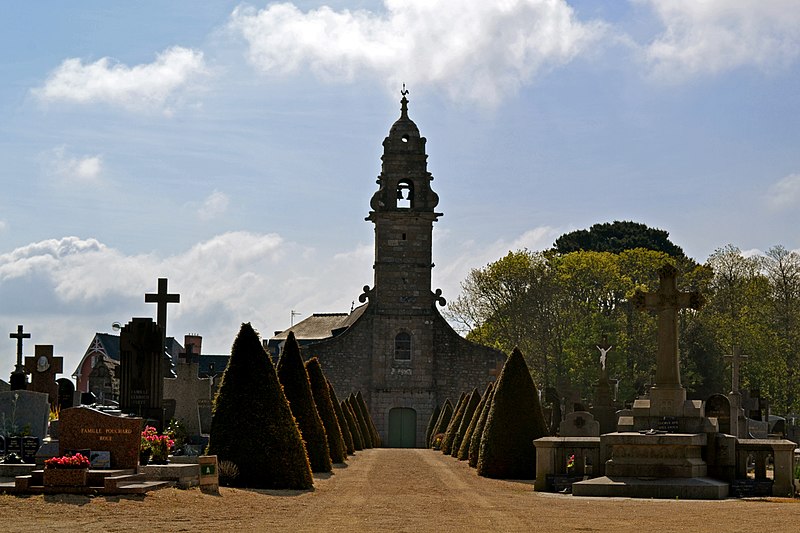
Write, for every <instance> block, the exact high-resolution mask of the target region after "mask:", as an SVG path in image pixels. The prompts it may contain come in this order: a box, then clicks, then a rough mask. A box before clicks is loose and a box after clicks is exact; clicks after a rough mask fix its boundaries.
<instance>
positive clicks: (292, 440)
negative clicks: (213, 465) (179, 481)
mask: <svg viewBox="0 0 800 533" xmlns="http://www.w3.org/2000/svg"><path fill="white" fill-rule="evenodd" d="M206 453H208V454H212V455H216V456H217V459H218V460H219V461H230V462H232V463H233V464H235V465H236V467H237V468H238V470H239V475H238V476H237V477H236V478H234V479H232V480H231V484H233V485H236V486H241V487H253V488H268V489H296V490H297V489H299V490H304V489H310V488H311V487H312V486H313V478H312V476H311V469H310V467H309V463H308V456H307V455H306V450H305V447H304V446H303V441H302V439H301V436H300V431H299V430H298V428H297V424H295V421H294V418H293V417H292V412H291V409H290V408H289V402H288V401H287V399H286V396H285V395H284V393H283V388H282V387H281V385H280V383H279V382H278V376H277V374H276V373H275V367H274V366H273V364H272V360H271V359H270V358H269V356H268V355H267V353H266V352H265V351H264V348H263V347H262V345H261V340H260V339H259V338H258V334H257V333H256V332H255V330H253V328H252V326H251V325H250V324H249V323H248V324H242V327H241V329H240V330H239V334H238V335H237V336H236V340H235V341H234V342H233V346H232V348H231V357H230V359H229V361H228V366H227V367H226V368H225V371H224V372H223V374H222V379H221V381H220V385H219V391H218V392H217V395H216V397H215V398H214V406H213V409H212V418H211V432H210V436H209V442H208V448H207V450H206Z"/></svg>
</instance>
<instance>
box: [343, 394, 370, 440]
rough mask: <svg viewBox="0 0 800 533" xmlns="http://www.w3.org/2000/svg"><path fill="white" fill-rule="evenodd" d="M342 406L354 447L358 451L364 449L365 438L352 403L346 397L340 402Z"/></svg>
mask: <svg viewBox="0 0 800 533" xmlns="http://www.w3.org/2000/svg"><path fill="white" fill-rule="evenodd" d="M339 405H340V407H341V408H342V413H343V414H344V418H345V419H346V420H347V427H348V428H350V435H351V436H352V437H353V448H354V449H355V450H356V451H357V452H358V451H361V450H363V449H364V438H363V437H362V436H361V428H359V427H358V420H357V419H356V415H355V413H353V408H352V407H350V403H349V402H348V401H347V400H346V399H345V400H342V401H341V402H339Z"/></svg>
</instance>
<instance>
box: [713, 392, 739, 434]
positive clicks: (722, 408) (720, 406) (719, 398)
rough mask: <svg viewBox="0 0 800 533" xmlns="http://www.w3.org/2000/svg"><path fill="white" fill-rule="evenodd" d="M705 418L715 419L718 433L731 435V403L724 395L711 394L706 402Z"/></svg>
mask: <svg viewBox="0 0 800 533" xmlns="http://www.w3.org/2000/svg"><path fill="white" fill-rule="evenodd" d="M706 416H707V417H709V418H716V419H717V428H718V429H719V432H720V433H724V434H726V435H734V436H737V435H735V434H733V433H731V401H730V400H729V399H728V397H727V396H725V395H724V394H712V395H711V396H709V397H708V399H707V400H706Z"/></svg>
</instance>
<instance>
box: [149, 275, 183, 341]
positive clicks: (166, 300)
mask: <svg viewBox="0 0 800 533" xmlns="http://www.w3.org/2000/svg"><path fill="white" fill-rule="evenodd" d="M167 283H168V280H167V278H158V293H156V294H145V295H144V301H145V303H155V304H158V310H157V314H156V324H158V326H159V327H160V328H161V335H162V337H164V342H163V343H162V344H163V345H164V346H166V344H167V304H177V303H180V301H181V295H180V294H169V291H168V290H167Z"/></svg>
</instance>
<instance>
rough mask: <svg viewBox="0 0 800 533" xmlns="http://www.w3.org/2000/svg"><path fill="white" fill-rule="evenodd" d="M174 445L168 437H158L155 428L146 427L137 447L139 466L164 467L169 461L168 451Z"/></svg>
mask: <svg viewBox="0 0 800 533" xmlns="http://www.w3.org/2000/svg"><path fill="white" fill-rule="evenodd" d="M174 444H175V441H173V440H172V439H171V438H169V436H168V435H159V434H158V431H157V430H156V428H154V427H153V426H147V427H145V428H144V431H142V440H141V444H140V446H139V464H141V465H146V464H148V462H149V463H150V464H157V465H165V464H167V462H168V459H169V451H170V449H171V448H172V446H173V445H174Z"/></svg>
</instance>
